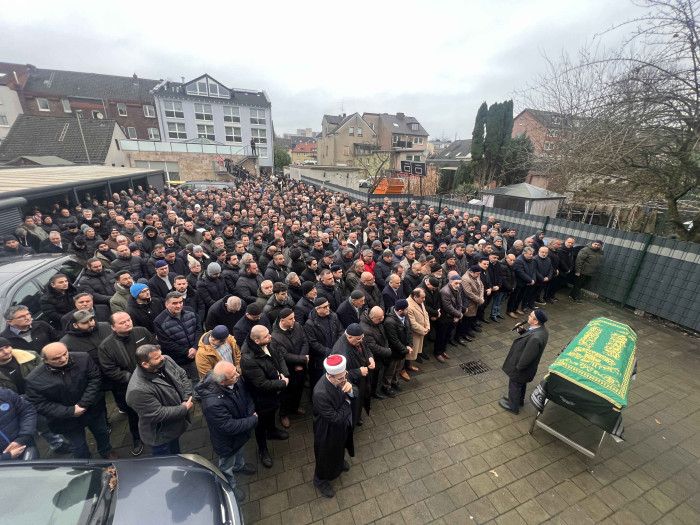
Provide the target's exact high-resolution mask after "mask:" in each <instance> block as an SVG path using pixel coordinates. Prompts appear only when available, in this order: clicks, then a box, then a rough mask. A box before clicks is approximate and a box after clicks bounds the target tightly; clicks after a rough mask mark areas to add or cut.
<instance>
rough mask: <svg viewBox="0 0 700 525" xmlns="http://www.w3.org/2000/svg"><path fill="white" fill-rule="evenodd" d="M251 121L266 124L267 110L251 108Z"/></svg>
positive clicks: (260, 124) (261, 124)
mask: <svg viewBox="0 0 700 525" xmlns="http://www.w3.org/2000/svg"><path fill="white" fill-rule="evenodd" d="M250 123H251V124H257V125H258V126H264V125H265V110H264V109H251V110H250Z"/></svg>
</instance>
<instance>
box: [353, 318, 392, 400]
mask: <svg viewBox="0 0 700 525" xmlns="http://www.w3.org/2000/svg"><path fill="white" fill-rule="evenodd" d="M360 326H361V327H362V332H363V333H364V334H365V338H364V343H365V346H366V347H367V348H369V351H370V352H372V356H374V362H375V365H376V366H375V367H374V370H372V371H371V373H370V381H371V383H372V397H375V398H377V399H384V395H383V394H382V388H381V387H382V379H383V378H384V368H385V364H386V362H387V361H388V360H389V359H390V358H391V348H390V347H389V339H388V338H387V335H386V330H385V329H384V310H382V309H381V308H380V307H379V306H375V307H374V308H372V309H371V310H365V311H364V312H363V313H362V315H361V317H360Z"/></svg>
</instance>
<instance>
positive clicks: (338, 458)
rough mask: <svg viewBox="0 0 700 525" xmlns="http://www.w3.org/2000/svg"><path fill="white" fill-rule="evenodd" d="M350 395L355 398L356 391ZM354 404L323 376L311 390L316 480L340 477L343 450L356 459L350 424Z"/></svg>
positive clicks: (351, 399) (353, 401)
mask: <svg viewBox="0 0 700 525" xmlns="http://www.w3.org/2000/svg"><path fill="white" fill-rule="evenodd" d="M353 394H354V395H355V396H357V389H356V388H355V387H353ZM347 400H350V403H348V402H347ZM354 404H355V398H352V397H350V396H349V395H347V394H345V393H343V392H342V391H341V390H340V389H339V388H337V387H336V386H335V385H333V384H331V382H330V381H329V380H328V377H326V376H324V377H322V378H321V379H320V380H319V381H318V383H316V386H315V387H314V392H313V405H314V456H315V457H316V477H317V478H319V479H324V480H326V481H331V480H334V479H335V478H337V477H338V476H340V473H341V472H342V471H343V459H344V457H345V450H346V449H347V451H348V455H349V456H350V457H354V456H355V445H354V443H353V426H352V423H351V420H350V418H351V414H352V413H353V407H354Z"/></svg>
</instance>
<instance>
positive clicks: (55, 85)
mask: <svg viewBox="0 0 700 525" xmlns="http://www.w3.org/2000/svg"><path fill="white" fill-rule="evenodd" d="M158 82H159V81H158V80H150V79H147V78H136V79H134V78H133V77H118V76H115V75H100V74H97V73H80V72H77V71H60V70H57V69H36V70H33V71H32V72H31V73H30V75H29V79H28V80H27V84H26V85H25V87H24V90H25V92H27V93H40V94H45V95H55V96H67V97H87V98H101V99H105V100H124V101H132V102H140V103H144V104H146V103H150V104H152V103H153V95H152V94H151V93H150V91H151V90H152V89H153V88H154V87H155V86H156V84H158Z"/></svg>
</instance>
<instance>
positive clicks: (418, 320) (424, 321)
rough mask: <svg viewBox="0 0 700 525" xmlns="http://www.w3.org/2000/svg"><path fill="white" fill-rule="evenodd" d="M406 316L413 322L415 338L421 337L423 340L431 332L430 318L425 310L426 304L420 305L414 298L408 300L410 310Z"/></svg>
mask: <svg viewBox="0 0 700 525" xmlns="http://www.w3.org/2000/svg"><path fill="white" fill-rule="evenodd" d="M406 315H408V318H409V319H410V320H411V328H413V336H414V338H415V336H416V335H419V336H420V337H421V338H422V337H423V336H424V335H426V334H427V333H428V332H430V317H429V316H428V312H427V311H426V310H425V305H424V304H422V303H421V304H418V303H417V302H416V301H414V300H413V297H409V298H408V308H407V309H406Z"/></svg>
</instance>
